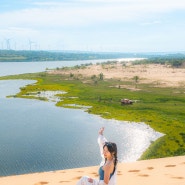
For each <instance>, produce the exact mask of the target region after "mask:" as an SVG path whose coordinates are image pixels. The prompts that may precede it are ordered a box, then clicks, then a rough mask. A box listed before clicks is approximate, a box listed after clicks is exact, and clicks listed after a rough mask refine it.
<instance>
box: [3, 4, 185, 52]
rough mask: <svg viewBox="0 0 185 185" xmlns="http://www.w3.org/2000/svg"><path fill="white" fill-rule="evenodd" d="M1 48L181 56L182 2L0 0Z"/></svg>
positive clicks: (184, 41)
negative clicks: (172, 53) (148, 53)
mask: <svg viewBox="0 0 185 185" xmlns="http://www.w3.org/2000/svg"><path fill="white" fill-rule="evenodd" d="M0 49H14V50H77V51H96V52H97V51H100V52H181V51H185V1H184V0H53V1H51V0H50V1H49V0H1V4H0Z"/></svg>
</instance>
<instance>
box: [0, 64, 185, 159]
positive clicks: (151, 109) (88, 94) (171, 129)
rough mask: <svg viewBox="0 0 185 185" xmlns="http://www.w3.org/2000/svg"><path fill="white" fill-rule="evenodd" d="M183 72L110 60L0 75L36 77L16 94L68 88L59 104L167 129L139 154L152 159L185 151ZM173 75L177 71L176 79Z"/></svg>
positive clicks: (162, 66)
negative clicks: (128, 101)
mask: <svg viewBox="0 0 185 185" xmlns="http://www.w3.org/2000/svg"><path fill="white" fill-rule="evenodd" d="M179 74H181V75H179ZM184 74H185V69H184V68H177V69H175V68H172V67H171V66H169V65H165V64H137V65H134V64H133V63H131V62H128V63H121V62H120V61H119V62H117V61H116V62H114V61H112V62H107V63H103V64H96V65H81V66H75V67H72V68H71V67H70V68H69V67H64V68H61V69H59V68H57V69H54V70H47V71H45V72H41V73H34V74H22V75H12V76H8V77H0V79H1V80H2V79H33V80H37V82H36V83H35V84H30V85H27V86H26V87H22V88H21V91H20V92H19V93H18V94H16V95H15V96H14V97H20V98H36V97H35V96H32V95H34V94H35V93H36V94H37V93H40V92H41V91H48V90H50V91H51V90H52V91H65V92H67V93H65V94H58V95H57V96H58V97H60V99H61V101H59V102H57V104H56V105H57V106H62V107H68V108H80V106H89V108H88V109H87V110H86V111H87V112H88V113H91V114H97V115H100V116H102V117H103V118H106V119H112V118H113V119H116V120H126V121H134V122H144V123H146V124H148V125H150V126H151V127H152V128H153V129H155V130H156V131H159V132H161V133H164V134H165V135H164V136H163V137H161V138H159V139H158V140H157V141H155V142H154V143H151V145H150V147H149V148H148V150H147V151H146V152H145V153H144V154H143V155H142V157H141V159H151V158H160V157H167V156H179V155H185V81H183V80H184V79H183V75H184ZM152 75H153V76H152ZM160 75H162V76H160ZM169 75H175V76H177V78H178V81H176V79H177V78H175V77H174V78H173V76H169ZM181 76H182V78H181ZM174 80H175V81H174ZM28 95H29V96H28ZM37 98H38V99H39V97H37ZM121 99H129V100H132V101H133V104H132V105H122V104H121ZM41 100H46V99H41Z"/></svg>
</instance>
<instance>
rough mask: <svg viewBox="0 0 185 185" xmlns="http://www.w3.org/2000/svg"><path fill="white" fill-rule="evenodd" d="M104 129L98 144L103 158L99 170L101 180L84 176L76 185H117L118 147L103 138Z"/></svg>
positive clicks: (101, 130)
mask: <svg viewBox="0 0 185 185" xmlns="http://www.w3.org/2000/svg"><path fill="white" fill-rule="evenodd" d="M103 131H104V128H101V129H100V131H99V136H98V144H99V147H100V152H101V156H102V162H101V163H100V168H99V179H92V178H90V177H88V176H83V177H82V178H81V179H80V180H79V181H78V182H77V184H76V185H116V173H117V170H116V167H117V162H118V160H117V146H116V144H115V143H111V142H107V139H106V138H105V137H104V136H103Z"/></svg>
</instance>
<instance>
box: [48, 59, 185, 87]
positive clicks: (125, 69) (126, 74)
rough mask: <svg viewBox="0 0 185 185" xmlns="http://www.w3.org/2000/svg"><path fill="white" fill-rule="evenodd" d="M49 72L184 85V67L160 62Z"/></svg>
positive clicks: (170, 85) (173, 85)
mask: <svg viewBox="0 0 185 185" xmlns="http://www.w3.org/2000/svg"><path fill="white" fill-rule="evenodd" d="M49 73H55V74H70V73H72V74H74V75H82V76H84V77H85V76H89V77H91V76H92V75H99V74H100V73H103V75H104V79H110V78H114V79H119V80H122V81H128V80H132V81H133V77H134V76H138V77H139V83H152V84H154V85H155V86H159V87H166V86H168V87H178V86H185V78H184V77H185V68H172V67H170V66H169V65H161V64H140V65H132V63H131V62H128V63H126V65H125V66H123V64H122V63H119V62H118V63H116V64H106V65H96V64H94V65H91V66H88V67H87V68H85V69H72V70H51V71H49Z"/></svg>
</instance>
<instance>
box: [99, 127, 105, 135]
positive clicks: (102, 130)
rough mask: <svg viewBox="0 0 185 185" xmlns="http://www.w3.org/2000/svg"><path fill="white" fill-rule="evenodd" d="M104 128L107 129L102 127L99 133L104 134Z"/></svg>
mask: <svg viewBox="0 0 185 185" xmlns="http://www.w3.org/2000/svg"><path fill="white" fill-rule="evenodd" d="M104 129H105V128H104V127H102V128H100V130H99V132H98V133H99V134H100V135H103V132H104Z"/></svg>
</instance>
